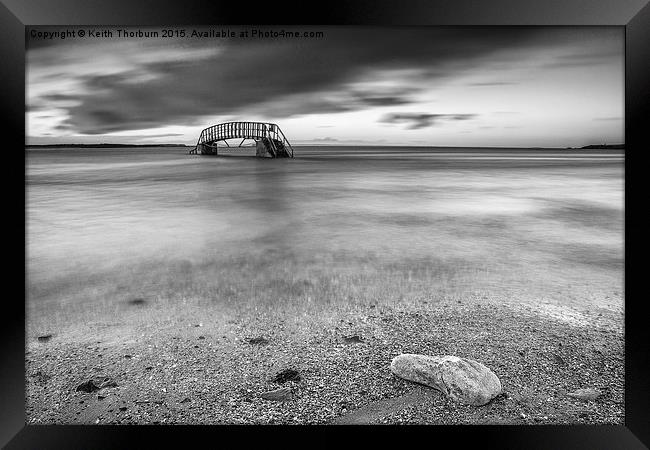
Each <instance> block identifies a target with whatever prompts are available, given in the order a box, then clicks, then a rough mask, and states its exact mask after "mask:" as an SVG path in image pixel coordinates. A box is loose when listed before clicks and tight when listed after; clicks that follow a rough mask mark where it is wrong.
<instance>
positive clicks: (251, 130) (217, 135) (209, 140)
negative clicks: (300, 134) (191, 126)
mask: <svg viewBox="0 0 650 450" xmlns="http://www.w3.org/2000/svg"><path fill="white" fill-rule="evenodd" d="M237 138H238V139H255V140H259V139H263V138H266V139H269V141H270V143H271V148H272V150H273V152H274V153H275V154H274V156H276V154H277V148H276V146H275V143H274V141H279V142H282V144H283V145H284V147H285V148H286V149H287V153H288V154H289V155H290V157H291V158H293V147H292V146H291V143H289V140H288V139H287V137H286V136H285V135H284V133H283V132H282V130H281V129H280V127H279V126H277V125H276V124H274V123H264V122H226V123H220V124H217V125H213V126H211V127H208V128H206V129H204V130H203V131H201V135H200V136H199V139H198V141H197V143H196V146H195V147H194V149H193V150H190V154H196V153H198V147H199V145H200V144H205V145H212V144H215V143H216V142H218V141H225V140H226V139H237ZM242 142H243V141H242ZM226 144H227V143H226ZM240 145H241V144H240Z"/></svg>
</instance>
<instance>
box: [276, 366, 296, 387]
mask: <svg viewBox="0 0 650 450" xmlns="http://www.w3.org/2000/svg"><path fill="white" fill-rule="evenodd" d="M287 381H300V373H299V372H298V371H297V370H294V369H285V370H283V371H281V372H278V373H277V374H276V375H275V377H274V378H273V382H274V383H280V384H283V383H286V382H287Z"/></svg>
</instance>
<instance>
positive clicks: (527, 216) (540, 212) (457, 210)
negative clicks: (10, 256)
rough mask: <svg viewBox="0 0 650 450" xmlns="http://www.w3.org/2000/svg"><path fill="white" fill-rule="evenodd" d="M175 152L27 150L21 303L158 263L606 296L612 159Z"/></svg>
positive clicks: (318, 150) (615, 249) (86, 290)
mask: <svg viewBox="0 0 650 450" xmlns="http://www.w3.org/2000/svg"><path fill="white" fill-rule="evenodd" d="M187 150H188V149H184V148H120V149H38V150H34V149H30V150H27V186H26V190H27V193H26V196H27V197H26V198H27V203H26V208H27V242H28V245H27V252H28V253H27V269H28V287H29V299H30V301H32V302H38V301H46V300H49V301H56V302H65V301H74V299H76V298H81V294H83V297H84V299H85V300H86V301H92V298H93V295H94V294H93V292H96V293H97V295H98V296H99V295H100V293H103V294H101V295H104V294H105V293H106V292H109V291H107V289H108V287H107V286H121V288H122V289H123V290H124V289H126V290H127V291H128V290H129V289H130V287H129V283H135V282H134V281H133V280H132V279H130V278H128V276H127V275H128V274H129V273H135V272H138V271H140V272H138V273H141V274H142V275H141V277H140V278H139V280H140V281H138V282H141V283H143V284H146V283H147V282H149V283H160V282H161V281H160V279H161V278H164V277H165V276H164V275H161V274H160V273H157V274H156V275H155V276H156V279H155V280H154V279H153V278H152V279H150V280H147V276H149V275H147V274H151V273H152V272H156V270H155V269H152V268H156V267H163V266H164V267H172V268H177V269H170V270H172V272H173V276H174V277H176V278H178V276H180V275H179V274H181V275H182V274H183V273H185V272H188V271H190V272H192V273H193V276H196V273H197V272H200V271H201V270H203V271H204V272H206V273H205V275H206V276H205V279H208V278H211V277H212V275H214V277H217V278H218V277H219V276H221V275H224V274H225V272H218V271H221V270H226V268H227V267H228V266H229V265H230V267H231V268H233V269H232V270H238V269H237V267H236V266H237V264H240V265H241V264H242V262H241V261H242V260H250V259H253V260H255V259H256V258H257V259H259V260H260V261H263V263H262V264H261V266H260V267H252V268H251V266H250V264H249V266H246V267H247V268H246V270H247V271H257V272H258V273H259V272H260V271H261V272H264V273H265V275H264V276H265V278H266V279H268V278H273V277H274V276H276V275H274V274H277V277H278V278H282V277H283V276H285V275H286V273H285V272H287V271H289V270H292V271H294V272H296V271H300V272H301V274H302V276H303V278H305V279H309V278H310V277H311V278H310V279H311V282H310V283H316V282H317V281H318V279H319V276H321V275H323V274H324V273H325V269H326V268H327V269H328V270H331V271H332V273H334V272H335V273H336V274H337V276H339V277H345V276H348V278H349V277H350V276H352V273H353V272H364V271H366V272H373V273H375V274H377V273H383V272H382V271H393V272H399V273H400V274H402V275H403V276H404V277H406V275H405V274H406V273H407V272H408V280H416V279H418V275H417V274H418V273H419V272H418V271H420V272H422V271H423V270H427V268H428V267H431V266H432V265H437V267H438V269H440V268H441V267H443V266H445V264H449V265H451V266H454V267H455V268H456V269H455V270H456V272H463V271H464V272H465V275H464V278H463V279H464V280H465V283H468V282H469V283H471V282H472V274H481V273H483V274H485V273H488V275H489V274H492V275H491V276H492V279H494V277H495V274H498V275H499V277H500V278H499V280H506V279H509V280H510V281H500V282H502V283H512V282H515V281H517V280H518V281H520V282H521V283H522V284H526V285H538V286H541V288H540V289H546V290H547V291H548V290H549V286H553V287H557V289H556V291H557V292H559V294H558V295H565V294H566V293H567V292H574V291H571V289H572V288H571V286H575V285H577V284H578V285H581V286H582V287H583V288H586V289H587V290H588V289H594V290H596V289H601V288H602V289H612V290H617V289H618V290H620V288H621V278H622V270H623V183H624V172H623V168H624V167H623V166H624V153H623V152H622V151H598V150H581V151H569V150H556V151H551V150H534V149H531V150H498V149H465V150H456V149H448V150H444V149H438V150H435V151H431V150H426V149H421V148H395V147H393V148H386V147H384V148H370V147H362V148H355V147H308V148H300V147H297V148H296V158H295V159H293V160H259V159H256V158H252V157H243V156H232V155H229V156H221V157H208V156H203V157H201V156H189V155H187V154H186V153H187ZM247 152H248V154H250V153H251V152H250V150H248V151H247ZM238 261H239V262H238ZM247 264H248V263H247ZM143 267H148V268H149V269H147V270H144V269H142V268H143ZM188 268H189V269H188ZM310 270H311V272H310ZM210 271H212V272H214V273H211V272H210ZM217 272H218V273H217ZM280 272H282V274H280ZM443 272H444V271H443ZM443 272H440V270H438V272H436V273H438V274H440V273H443ZM164 273H167V272H164ZM386 273H388V272H386ZM432 273H433V272H432ZM346 274H347V275H346ZM449 274H450V275H449V276H453V274H452V273H451V272H449ZM508 274H509V276H510V278H508ZM254 275H255V274H254V273H251V272H249V273H248V274H242V275H241V277H240V278H239V279H238V280H235V281H236V282H237V283H240V284H242V285H243V284H245V283H246V280H247V277H249V278H251V279H252V278H253V277H254ZM402 275H400V276H402ZM188 276H189V275H188ZM357 276H358V273H357ZM427 276H429V277H432V276H436V275H435V274H433V275H432V274H431V273H429V275H427ZM439 276H442V275H439ZM481 276H483V275H481ZM151 277H154V275H151ZM479 278H480V277H479V275H476V279H477V283H479V281H480V280H479ZM483 278H485V277H483ZM357 279H358V280H360V281H359V283H364V281H363V279H360V278H357ZM371 279H372V278H367V279H366V281H365V282H366V283H368V281H367V280H371ZM404 279H406V278H404ZM129 280H131V281H129ZM419 280H420V281H422V280H425V281H426V277H424V278H423V277H420V278H419ZM235 281H234V282H235ZM197 282H198V281H197ZM329 282H330V283H332V281H329ZM414 283H415V281H414ZM549 283H550V284H549ZM553 283H555V284H553ZM249 284H250V283H249ZM590 286H591V287H590ZM412 288H413V289H414V290H417V289H420V288H419V287H417V286H415V285H413V287H412ZM492 288H493V289H497V290H498V289H503V288H504V286H498V285H495V286H493V287H492ZM93 289H95V290H93ZM233 289H234V288H233ZM567 289H568V291H567ZM220 292H221V291H220ZM237 292H239V291H237ZM549 292H550V291H549ZM576 292H577V291H576ZM574 294H575V292H574ZM125 295H126V294H125ZM576 295H577V294H576Z"/></svg>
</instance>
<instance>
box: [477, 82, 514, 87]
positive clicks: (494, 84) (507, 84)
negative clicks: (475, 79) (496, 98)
mask: <svg viewBox="0 0 650 450" xmlns="http://www.w3.org/2000/svg"><path fill="white" fill-rule="evenodd" d="M515 84H517V83H515V82H513V81H486V82H482V83H468V86H510V85H515Z"/></svg>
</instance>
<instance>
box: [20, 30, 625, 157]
mask: <svg viewBox="0 0 650 450" xmlns="http://www.w3.org/2000/svg"><path fill="white" fill-rule="evenodd" d="M62 29H63V28H61V27H57V28H50V27H42V28H36V30H40V31H55V30H62ZM70 29H74V30H78V29H79V27H74V28H70ZM84 29H85V30H86V31H87V30H88V29H89V28H88V27H85V28H84ZM90 29H95V30H104V29H106V28H94V27H90ZM108 29H110V30H112V31H113V37H105V38H89V37H87V36H86V37H85V38H66V39H51V40H50V39H48V40H44V39H38V38H28V43H27V45H28V51H27V105H26V114H27V135H28V137H27V143H28V144H43V143H67V142H73V143H81V142H95V143H96V142H114V143H117V142H132V143H150V142H158V143H186V144H194V143H195V142H196V139H197V137H198V135H199V134H200V131H201V129H203V128H205V127H207V126H209V125H212V124H215V123H219V122H223V121H230V120H260V121H270V122H275V123H277V124H279V125H280V127H281V128H282V129H283V130H284V132H285V134H286V135H287V137H288V138H289V140H290V141H292V143H295V144H300V143H312V144H317V143H321V144H341V145H343V144H366V145H372V144H379V145H432V146H515V147H516V146H521V147H528V146H538V147H545V146H549V147H555V146H557V147H565V146H582V145H586V144H595V143H603V142H606V143H622V142H624V126H623V123H624V120H623V111H624V63H623V61H624V59H623V57H624V40H623V30H622V29H621V28H611V27H609V28H608V27H603V28H599V27H588V28H578V27H574V28H567V27H557V28H556V27H531V28H521V27H510V28H489V27H483V28H480V27H471V28H367V27H360V28H337V27H317V28H305V27H302V28H294V27H273V28H271V29H273V30H276V31H279V30H282V29H284V30H293V31H300V32H302V31H305V30H311V31H322V32H323V37H321V38H291V39H289V38H280V37H278V38H265V39H258V38H251V37H248V38H245V37H239V32H240V31H243V30H250V29H251V28H250V27H227V28H226V27H214V28H211V29H213V30H215V31H219V30H225V29H228V30H232V31H235V32H236V33H237V35H238V36H237V37H235V38H229V39H223V38H214V37H213V38H210V37H207V38H200V37H190V36H186V37H184V38H181V37H179V38H162V37H158V38H149V39H147V38H124V37H119V36H118V34H117V31H116V30H117V28H108ZM185 29H186V30H187V31H186V33H187V34H190V33H191V31H192V30H193V29H194V28H192V27H186V28H185ZM131 30H135V29H131ZM142 30H147V29H144V28H143V29H142ZM150 30H159V29H157V28H152V29H150ZM197 30H201V31H208V30H210V28H197Z"/></svg>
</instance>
